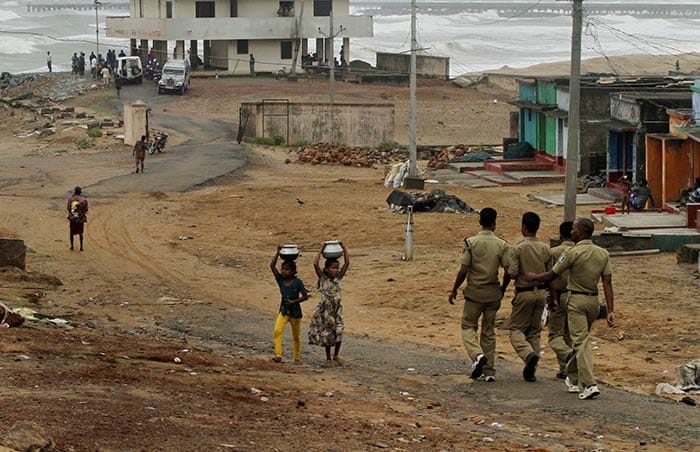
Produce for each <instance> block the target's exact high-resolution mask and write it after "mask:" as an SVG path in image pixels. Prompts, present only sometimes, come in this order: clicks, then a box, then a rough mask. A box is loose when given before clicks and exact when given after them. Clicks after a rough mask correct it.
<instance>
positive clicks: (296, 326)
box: [274, 313, 301, 361]
mask: <svg viewBox="0 0 700 452" xmlns="http://www.w3.org/2000/svg"><path fill="white" fill-rule="evenodd" d="M287 323H290V324H291V325H292V338H293V339H294V361H299V360H300V359H301V319H295V318H293V317H289V316H288V315H282V313H278V314H277V320H275V333H274V339H275V356H276V357H278V358H281V357H282V333H283V332H284V327H285V325H286V324H287Z"/></svg>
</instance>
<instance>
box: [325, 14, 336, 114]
mask: <svg viewBox="0 0 700 452" xmlns="http://www.w3.org/2000/svg"><path fill="white" fill-rule="evenodd" d="M330 4H331V10H330V22H331V24H330V25H331V32H330V46H328V49H327V50H326V55H328V57H327V58H328V65H329V67H330V77H329V81H330V90H331V93H330V98H331V105H333V104H335V58H334V55H335V49H334V47H335V31H334V30H333V0H331V1H330Z"/></svg>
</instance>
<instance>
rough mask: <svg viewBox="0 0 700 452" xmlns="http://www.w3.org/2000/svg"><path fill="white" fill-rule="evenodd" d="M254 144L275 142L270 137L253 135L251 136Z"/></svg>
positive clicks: (271, 144)
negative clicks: (253, 136)
mask: <svg viewBox="0 0 700 452" xmlns="http://www.w3.org/2000/svg"><path fill="white" fill-rule="evenodd" d="M253 143H254V144H262V145H264V146H274V145H275V144H277V143H276V142H275V139H274V138H272V137H255V138H253Z"/></svg>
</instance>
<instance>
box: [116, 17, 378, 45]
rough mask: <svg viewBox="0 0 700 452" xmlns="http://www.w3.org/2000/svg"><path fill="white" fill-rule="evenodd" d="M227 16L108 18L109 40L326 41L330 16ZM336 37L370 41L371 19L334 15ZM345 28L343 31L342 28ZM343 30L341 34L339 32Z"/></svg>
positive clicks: (371, 31) (371, 33) (371, 32)
mask: <svg viewBox="0 0 700 452" xmlns="http://www.w3.org/2000/svg"><path fill="white" fill-rule="evenodd" d="M298 19H299V18H298V17H226V18H187V19H151V18H132V17H107V27H106V28H107V36H108V37H110V38H131V39H151V40H157V41H176V40H195V39H202V40H239V39H248V40H255V39H294V38H297V37H298V38H310V39H314V38H326V37H328V35H329V29H330V26H329V25H330V24H329V18H328V17H312V16H309V17H302V18H301V24H300V26H299V27H298V28H299V31H298V32H297V21H298ZM333 27H334V28H335V31H336V33H337V34H336V38H369V37H372V36H373V28H372V17H371V16H333ZM341 27H342V29H341ZM339 30H340V31H339Z"/></svg>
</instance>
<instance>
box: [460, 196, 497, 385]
mask: <svg viewBox="0 0 700 452" xmlns="http://www.w3.org/2000/svg"><path fill="white" fill-rule="evenodd" d="M496 216H497V213H496V211H495V210H494V209H492V208H490V207H487V208H484V209H482V210H481V212H480V214H479V224H480V225H481V228H482V230H481V232H479V233H478V234H476V235H475V236H473V237H469V238H468V239H465V240H464V245H465V247H464V254H463V255H462V259H461V261H460V263H461V266H460V269H459V272H458V273H457V278H456V279H455V283H454V286H453V288H452V292H451V293H450V297H449V300H448V301H449V302H450V304H454V300H455V298H456V296H457V289H459V286H461V285H462V283H463V282H464V280H465V279H466V280H467V287H465V289H464V310H463V313H462V340H463V342H464V348H465V349H466V350H467V354H468V355H469V359H471V360H472V366H471V369H470V377H471V378H475V379H476V378H480V379H483V380H485V381H489V382H491V381H496V370H495V368H494V364H495V361H496V327H495V321H496V312H498V309H499V308H500V307H501V299H502V298H503V290H502V289H501V286H500V284H499V280H498V270H499V268H500V267H504V268H505V265H506V258H507V254H508V244H507V242H506V241H505V240H502V239H500V238H498V237H497V236H496V235H495V234H494V233H493V231H494V230H495V229H496ZM479 317H481V338H480V340H477V335H476V331H477V328H478V325H479V323H478V322H479Z"/></svg>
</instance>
